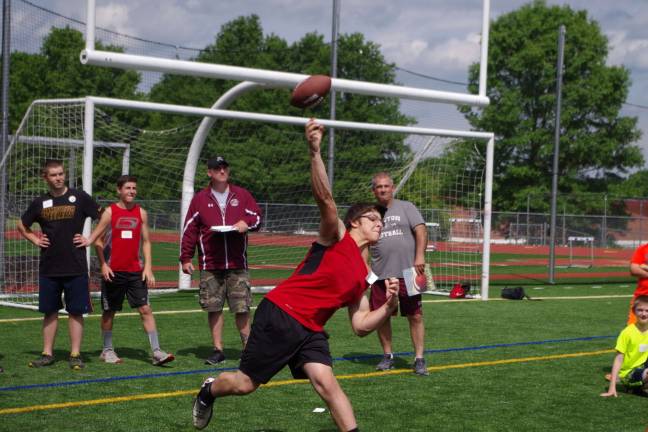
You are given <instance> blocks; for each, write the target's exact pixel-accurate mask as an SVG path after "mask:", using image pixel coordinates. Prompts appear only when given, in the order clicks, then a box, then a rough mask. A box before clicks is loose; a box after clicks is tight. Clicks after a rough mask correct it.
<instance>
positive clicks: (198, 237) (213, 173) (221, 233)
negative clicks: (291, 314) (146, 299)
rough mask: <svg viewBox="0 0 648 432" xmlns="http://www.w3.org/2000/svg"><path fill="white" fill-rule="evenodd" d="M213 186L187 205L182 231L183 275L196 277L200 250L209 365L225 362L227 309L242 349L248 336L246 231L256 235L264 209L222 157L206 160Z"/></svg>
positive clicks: (200, 295)
mask: <svg viewBox="0 0 648 432" xmlns="http://www.w3.org/2000/svg"><path fill="white" fill-rule="evenodd" d="M207 176H208V177H209V179H210V181H209V185H208V186H207V187H206V188H205V189H203V190H201V191H200V192H198V193H197V194H196V195H195V196H194V197H193V199H192V200H191V204H190V205H189V210H188V211H187V215H186V217H185V223H184V226H183V229H182V243H181V251H180V262H181V264H182V271H183V272H184V273H187V274H193V272H194V270H195V269H194V265H193V263H192V259H193V256H194V252H195V250H196V247H198V268H199V270H200V285H199V288H200V292H199V302H200V306H201V307H202V309H203V310H205V311H206V312H207V319H208V322H209V329H210V331H211V336H212V342H213V345H214V351H213V353H212V354H211V355H210V356H209V357H208V358H207V359H206V360H205V363H207V364H211V365H215V364H218V363H220V362H222V361H224V360H225V355H224V354H223V339H222V331H223V313H222V312H223V306H224V303H225V300H226V299H227V303H228V306H229V309H230V312H231V313H234V314H235V317H236V318H235V321H236V327H237V328H238V331H239V334H240V336H241V343H242V345H243V348H245V344H246V343H247V339H248V336H249V334H250V306H251V304H252V297H251V295H250V278H249V274H248V262H247V243H248V238H247V232H248V231H255V230H258V229H259V227H260V225H261V210H260V209H259V206H258V205H257V203H256V201H255V200H254V198H253V197H252V194H250V192H248V191H247V190H246V189H244V188H242V187H240V186H236V185H233V184H231V183H230V182H229V179H230V168H229V163H228V162H227V161H226V160H225V158H223V157H222V156H216V157H214V158H211V159H209V160H208V161H207Z"/></svg>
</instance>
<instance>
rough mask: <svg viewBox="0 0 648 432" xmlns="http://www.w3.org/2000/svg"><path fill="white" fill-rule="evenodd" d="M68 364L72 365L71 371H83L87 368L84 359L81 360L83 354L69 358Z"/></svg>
mask: <svg viewBox="0 0 648 432" xmlns="http://www.w3.org/2000/svg"><path fill="white" fill-rule="evenodd" d="M68 363H69V364H70V369H72V370H81V369H83V368H84V367H85V363H83V359H81V354H77V355H72V354H70V357H69V358H68Z"/></svg>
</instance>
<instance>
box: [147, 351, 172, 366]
mask: <svg viewBox="0 0 648 432" xmlns="http://www.w3.org/2000/svg"><path fill="white" fill-rule="evenodd" d="M173 360H175V356H174V355H173V354H171V353H167V352H164V351H162V350H155V351H154V352H153V359H152V363H153V366H162V365H163V364H165V363H169V362H172V361H173Z"/></svg>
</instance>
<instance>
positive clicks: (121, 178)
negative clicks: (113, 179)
mask: <svg viewBox="0 0 648 432" xmlns="http://www.w3.org/2000/svg"><path fill="white" fill-rule="evenodd" d="M128 182H130V183H137V177H135V176H133V175H129V174H124V175H121V176H119V177H118V178H117V188H119V189H121V188H122V186H124V185H125V184H126V183H128Z"/></svg>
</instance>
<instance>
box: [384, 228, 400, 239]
mask: <svg viewBox="0 0 648 432" xmlns="http://www.w3.org/2000/svg"><path fill="white" fill-rule="evenodd" d="M402 235H403V230H401V229H400V228H397V229H394V230H391V231H384V230H383V231H381V232H380V238H381V239H383V238H385V237H394V236H402Z"/></svg>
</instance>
